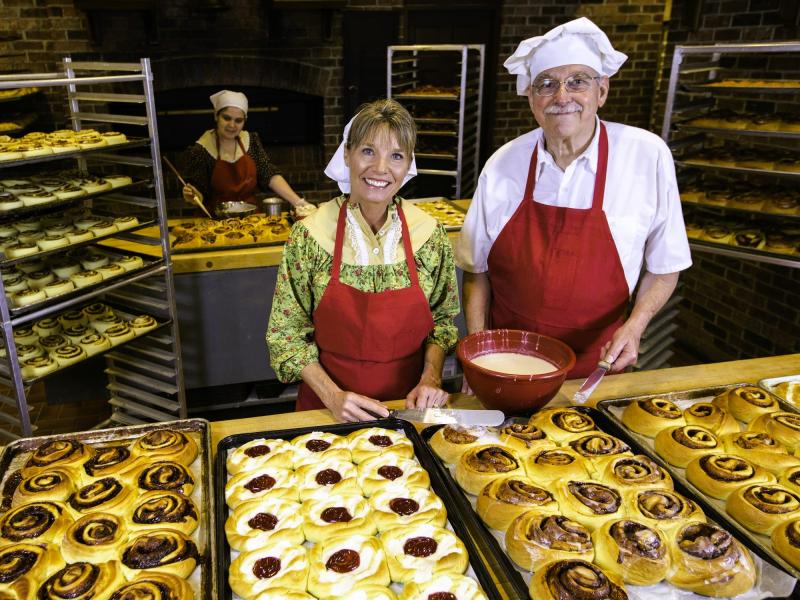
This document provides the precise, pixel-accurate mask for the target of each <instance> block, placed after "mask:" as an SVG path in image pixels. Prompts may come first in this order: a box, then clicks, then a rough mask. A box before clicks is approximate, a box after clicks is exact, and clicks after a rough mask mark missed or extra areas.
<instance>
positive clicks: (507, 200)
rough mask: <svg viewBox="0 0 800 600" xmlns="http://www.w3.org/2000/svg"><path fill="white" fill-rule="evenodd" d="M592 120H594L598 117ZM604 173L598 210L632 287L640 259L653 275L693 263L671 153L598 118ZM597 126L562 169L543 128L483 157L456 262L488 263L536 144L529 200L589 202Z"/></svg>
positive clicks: (478, 268) (476, 266) (518, 198)
mask: <svg viewBox="0 0 800 600" xmlns="http://www.w3.org/2000/svg"><path fill="white" fill-rule="evenodd" d="M598 123H599V120H598ZM605 125H606V131H607V133H608V173H607V177H606V189H605V200H604V202H603V211H604V212H605V214H606V218H607V219H608V224H609V228H610V230H611V236H612V237H613V238H614V243H615V244H616V246H617V252H618V253H619V258H620V262H621V263H622V268H623V270H624V271H625V279H626V280H627V282H628V289H629V291H630V292H631V293H632V292H633V290H634V288H635V287H636V283H637V282H638V280H639V275H640V274H641V271H642V266H643V265H644V266H645V267H646V268H647V270H648V271H650V272H651V273H654V274H664V273H674V272H676V271H681V270H683V269H687V268H689V267H690V266H691V264H692V259H691V254H690V251H689V241H688V239H687V237H686V230H685V228H684V224H683V213H682V211H681V204H680V197H679V195H678V184H677V181H676V179H675V165H674V163H673V161H672V154H671V153H670V151H669V148H667V145H666V144H665V143H664V142H663V140H662V139H661V138H659V137H658V136H656V135H655V134H653V133H650V132H649V131H645V130H644V129H639V128H637V127H630V126H627V125H622V124H620V123H609V122H605ZM599 131H600V128H599V125H598V126H597V127H596V128H595V135H594V138H593V139H592V141H591V143H590V144H589V147H588V148H587V149H586V150H585V151H584V152H583V154H581V155H580V156H579V157H578V158H577V159H575V160H574V161H573V162H572V163H571V164H570V165H569V166H568V167H567V169H566V170H565V171H562V170H561V168H559V167H558V166H557V165H556V164H555V161H554V159H553V157H552V155H551V154H550V153H549V152H547V151H546V150H545V148H544V141H543V135H542V129H541V128H539V129H535V130H533V131H531V132H528V133H526V134H523V135H521V136H520V137H518V138H516V139H514V140H512V141H510V142H508V143H507V144H505V145H504V146H502V147H501V148H500V149H499V150H498V151H497V152H495V153H494V154H493V155H492V156H491V158H489V160H488V161H487V162H486V165H485V166H484V168H483V171H482V172H481V175H480V178H479V180H478V187H477V189H476V190H475V196H474V198H473V200H472V204H471V205H470V208H469V212H468V213H467V216H466V219H465V220H464V226H463V227H462V229H461V237H460V240H459V243H458V245H457V247H456V264H457V265H458V266H459V267H461V268H462V269H464V270H465V271H468V272H471V273H484V272H486V271H487V270H488V266H487V259H488V257H489V251H490V250H491V248H492V244H494V241H495V240H496V239H497V236H498V235H500V232H501V231H502V230H503V228H504V227H505V226H506V224H507V223H508V221H509V220H510V219H511V217H512V215H513V214H514V212H515V211H516V210H517V208H518V207H519V204H520V202H522V197H523V195H524V194H525V183H526V180H527V176H528V167H529V165H530V159H531V153H532V152H533V148H534V146H535V145H536V144H538V145H539V155H538V165H537V174H536V188H535V189H534V198H535V199H536V202H541V203H542V204H548V205H551V206H565V207H569V208H590V207H591V205H592V194H593V192H594V180H595V172H596V169H597V155H598V143H599V136H600V134H599Z"/></svg>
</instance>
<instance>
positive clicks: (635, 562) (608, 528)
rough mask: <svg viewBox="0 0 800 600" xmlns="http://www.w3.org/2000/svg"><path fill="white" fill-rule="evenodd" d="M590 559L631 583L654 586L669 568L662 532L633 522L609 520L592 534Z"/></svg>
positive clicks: (668, 557)
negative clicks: (592, 545)
mask: <svg viewBox="0 0 800 600" xmlns="http://www.w3.org/2000/svg"><path fill="white" fill-rule="evenodd" d="M592 540H593V541H594V548H595V551H594V552H595V557H594V561H595V563H597V564H598V565H599V566H600V567H602V569H603V570H604V571H605V572H606V573H613V574H614V575H616V576H617V577H619V578H620V579H622V580H623V581H624V582H625V583H628V584H631V585H655V584H656V583H658V582H660V581H662V580H663V579H664V578H665V577H666V576H667V572H668V571H669V566H670V554H669V549H668V544H667V540H666V538H665V536H664V534H663V533H662V532H661V531H660V530H659V529H658V528H656V527H652V528H651V527H648V526H646V525H644V524H642V523H639V522H637V521H633V520H630V519H621V520H619V521H609V522H607V523H605V524H604V525H603V526H602V527H601V528H600V529H598V530H597V531H595V532H594V533H593V534H592Z"/></svg>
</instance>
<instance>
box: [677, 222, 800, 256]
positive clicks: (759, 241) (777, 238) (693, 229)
mask: <svg viewBox="0 0 800 600" xmlns="http://www.w3.org/2000/svg"><path fill="white" fill-rule="evenodd" d="M685 225H686V235H688V236H689V239H690V240H695V241H700V242H705V243H711V244H718V245H722V246H732V247H735V248H737V249H739V250H743V251H746V252H753V253H756V254H759V253H768V254H775V255H784V256H785V255H790V256H797V255H800V226H798V225H796V224H795V225H793V224H791V223H780V222H773V221H759V220H747V221H742V220H737V219H732V218H724V217H720V216H716V215H703V214H695V213H687V215H686V220H685Z"/></svg>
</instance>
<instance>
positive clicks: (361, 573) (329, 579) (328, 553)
mask: <svg viewBox="0 0 800 600" xmlns="http://www.w3.org/2000/svg"><path fill="white" fill-rule="evenodd" d="M390 581H391V579H390V577H389V569H388V567H387V565H386V556H385V554H384V551H383V548H382V547H381V543H380V542H379V541H378V539H377V538H374V537H369V536H365V535H358V534H353V535H341V536H335V537H332V538H329V539H328V540H325V541H323V542H321V543H318V544H316V545H315V546H314V547H313V548H312V549H311V551H310V552H309V570H308V591H309V592H310V593H311V594H313V595H314V596H316V597H318V598H329V597H336V598H343V597H348V592H349V591H350V590H351V589H352V588H354V587H355V586H362V585H378V586H383V587H387V586H388V585H389V583H390Z"/></svg>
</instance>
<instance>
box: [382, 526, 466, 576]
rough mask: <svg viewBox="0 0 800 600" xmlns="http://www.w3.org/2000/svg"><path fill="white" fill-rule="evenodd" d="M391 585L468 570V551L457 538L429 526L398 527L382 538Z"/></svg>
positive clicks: (441, 529)
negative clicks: (393, 582) (392, 583)
mask: <svg viewBox="0 0 800 600" xmlns="http://www.w3.org/2000/svg"><path fill="white" fill-rule="evenodd" d="M381 545H382V546H383V550H384V553H385V554H386V561H387V563H388V566H389V573H390V574H391V577H392V581H395V582H398V583H408V582H410V581H425V580H426V579H428V578H430V576H431V574H433V575H437V574H439V573H455V574H457V575H461V574H463V573H464V571H466V570H467V564H468V563H469V556H468V555H467V549H466V548H465V547H464V544H463V543H462V542H461V540H460V539H458V537H456V535H455V534H454V533H452V532H450V531H448V530H447V529H444V528H442V527H436V526H435V525H431V524H430V523H421V524H420V523H415V524H413V525H407V526H403V527H395V528H394V529H390V530H389V531H385V532H383V534H382V535H381Z"/></svg>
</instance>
